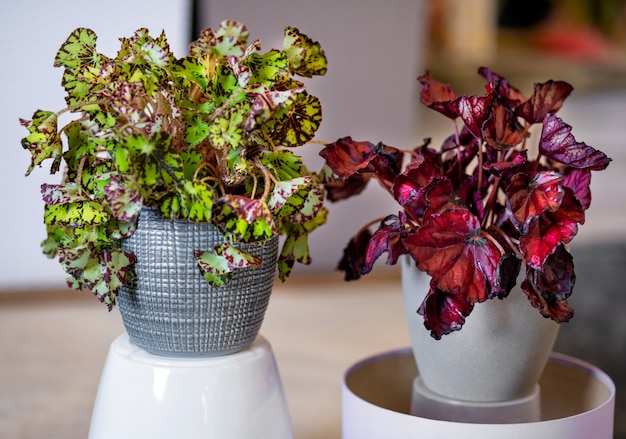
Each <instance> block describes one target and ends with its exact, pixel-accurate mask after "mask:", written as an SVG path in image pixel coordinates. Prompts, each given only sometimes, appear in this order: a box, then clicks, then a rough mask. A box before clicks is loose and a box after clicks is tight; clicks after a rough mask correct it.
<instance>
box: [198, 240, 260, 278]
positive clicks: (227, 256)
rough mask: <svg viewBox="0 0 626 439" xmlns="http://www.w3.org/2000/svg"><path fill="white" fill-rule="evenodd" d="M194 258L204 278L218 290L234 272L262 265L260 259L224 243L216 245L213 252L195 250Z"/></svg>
mask: <svg viewBox="0 0 626 439" xmlns="http://www.w3.org/2000/svg"><path fill="white" fill-rule="evenodd" d="M194 256H195V259H196V262H197V264H198V268H199V269H200V272H201V273H202V275H203V276H204V278H205V279H206V280H207V281H208V282H209V283H210V284H211V285H213V286H214V287H218V288H219V287H223V286H224V285H226V284H227V283H228V282H229V281H230V280H231V279H232V277H233V274H234V273H233V272H234V270H236V269H241V268H249V267H257V266H259V265H261V263H262V261H261V259H260V258H257V257H256V256H253V255H251V254H250V253H248V252H246V251H244V250H241V249H239V248H237V247H235V246H233V245H230V244H228V243H226V242H223V243H221V244H218V245H216V246H215V247H214V248H213V251H202V250H195V251H194Z"/></svg>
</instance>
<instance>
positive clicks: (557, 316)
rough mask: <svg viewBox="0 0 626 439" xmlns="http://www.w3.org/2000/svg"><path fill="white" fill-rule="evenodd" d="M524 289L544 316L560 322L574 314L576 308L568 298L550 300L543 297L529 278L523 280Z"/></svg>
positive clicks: (567, 319)
mask: <svg viewBox="0 0 626 439" xmlns="http://www.w3.org/2000/svg"><path fill="white" fill-rule="evenodd" d="M522 290H523V291H524V292H525V293H526V296H528V300H529V301H530V304H531V305H532V306H533V307H534V308H537V309H538V310H539V312H540V313H541V315H542V316H544V317H546V318H550V319H552V320H554V321H555V322H558V323H564V322H568V321H569V320H570V319H571V318H572V317H573V316H574V310H573V309H572V308H570V306H569V304H568V303H567V300H557V301H554V302H548V301H547V300H546V299H544V298H543V297H541V294H539V293H538V292H537V291H536V290H535V288H534V286H533V285H532V284H531V283H530V282H528V280H524V282H522Z"/></svg>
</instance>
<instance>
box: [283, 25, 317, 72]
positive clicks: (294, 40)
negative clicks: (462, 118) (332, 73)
mask: <svg viewBox="0 0 626 439" xmlns="http://www.w3.org/2000/svg"><path fill="white" fill-rule="evenodd" d="M283 50H284V52H285V53H286V54H287V60H288V61H289V71H290V72H291V73H293V74H297V75H300V76H304V77H307V78H310V77H312V76H314V75H324V74H326V71H327V68H328V67H327V60H326V55H325V54H324V50H323V49H322V46H321V45H320V44H319V43H318V42H317V41H313V40H311V39H310V38H309V37H308V36H306V35H305V34H303V33H301V32H300V31H299V30H298V29H297V28H295V27H291V26H287V27H286V28H285V38H284V41H283Z"/></svg>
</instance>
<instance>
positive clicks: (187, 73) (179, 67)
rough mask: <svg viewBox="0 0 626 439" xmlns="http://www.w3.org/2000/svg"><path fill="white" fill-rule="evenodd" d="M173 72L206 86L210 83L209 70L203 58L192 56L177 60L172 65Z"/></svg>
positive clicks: (202, 86) (201, 86)
mask: <svg viewBox="0 0 626 439" xmlns="http://www.w3.org/2000/svg"><path fill="white" fill-rule="evenodd" d="M172 73H173V74H174V75H175V76H176V77H178V78H184V79H185V80H187V81H189V82H191V83H193V84H197V85H198V86H200V88H203V89H204V88H205V87H206V86H207V85H208V84H209V78H208V77H207V71H206V69H205V67H204V65H203V63H202V61H201V60H199V59H198V58H192V57H190V56H188V57H185V58H181V59H179V60H176V61H175V63H174V64H173V65H172Z"/></svg>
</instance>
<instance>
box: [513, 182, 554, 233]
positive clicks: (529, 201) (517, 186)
mask: <svg viewBox="0 0 626 439" xmlns="http://www.w3.org/2000/svg"><path fill="white" fill-rule="evenodd" d="M562 179H563V177H562V176H561V174H559V173H558V172H555V171H546V172H538V173H537V174H535V176H534V177H533V179H532V180H530V177H529V175H528V174H526V173H523V172H520V173H518V174H515V175H514V176H513V177H512V178H511V184H510V185H509V186H508V187H507V189H506V194H507V206H508V207H509V209H510V210H511V213H512V214H513V215H512V217H511V219H512V220H513V221H514V223H515V225H516V227H517V228H518V229H519V230H520V231H522V232H523V231H524V230H525V229H526V227H527V225H528V222H529V221H531V220H532V219H533V218H535V217H536V216H538V215H540V214H542V213H543V212H545V211H547V210H548V211H554V210H556V209H558V208H559V206H560V205H561V200H562V199H563V192H564V190H563V186H562V184H561V181H562Z"/></svg>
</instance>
